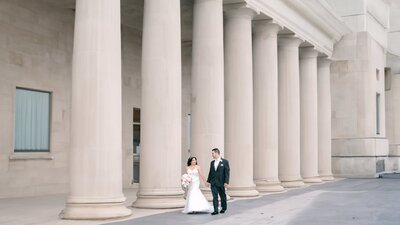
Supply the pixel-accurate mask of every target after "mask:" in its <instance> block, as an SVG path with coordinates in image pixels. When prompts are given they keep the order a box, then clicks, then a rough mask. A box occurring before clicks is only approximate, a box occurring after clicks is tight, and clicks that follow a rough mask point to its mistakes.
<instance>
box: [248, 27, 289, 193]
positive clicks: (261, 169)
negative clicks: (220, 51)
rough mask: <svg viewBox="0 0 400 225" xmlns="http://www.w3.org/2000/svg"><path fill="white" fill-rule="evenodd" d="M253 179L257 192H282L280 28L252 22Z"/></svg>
mask: <svg viewBox="0 0 400 225" xmlns="http://www.w3.org/2000/svg"><path fill="white" fill-rule="evenodd" d="M253 25H254V26H253V28H254V29H253V32H254V35H253V40H254V42H253V60H254V62H253V69H254V79H253V84H254V90H253V93H254V180H255V183H256V187H257V190H258V191H259V192H275V191H283V190H284V189H283V187H282V186H281V185H280V182H279V179H278V41H277V33H278V31H280V30H281V29H282V28H281V27H280V26H279V25H278V24H276V23H273V22H272V21H271V20H260V21H254V22H253Z"/></svg>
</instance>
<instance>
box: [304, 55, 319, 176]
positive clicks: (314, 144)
mask: <svg viewBox="0 0 400 225" xmlns="http://www.w3.org/2000/svg"><path fill="white" fill-rule="evenodd" d="M317 57H318V52H317V51H316V50H315V49H314V48H313V47H305V48H301V50H300V174H301V177H302V178H303V181H304V182H306V183H320V182H321V179H320V178H319V175H318V89H317Z"/></svg>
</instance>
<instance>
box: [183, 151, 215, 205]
mask: <svg viewBox="0 0 400 225" xmlns="http://www.w3.org/2000/svg"><path fill="white" fill-rule="evenodd" d="M187 166H188V167H187V169H186V171H187V174H188V175H189V176H190V177H191V178H192V181H191V182H190V184H189V187H188V191H187V196H186V204H185V208H184V209H183V213H197V212H207V213H209V212H211V211H212V207H211V205H210V204H209V203H208V201H207V199H206V198H205V197H204V195H203V193H201V191H200V178H201V180H202V181H203V182H204V184H206V180H205V178H204V176H203V172H202V171H201V168H200V166H198V165H197V158H196V157H189V159H188V162H187Z"/></svg>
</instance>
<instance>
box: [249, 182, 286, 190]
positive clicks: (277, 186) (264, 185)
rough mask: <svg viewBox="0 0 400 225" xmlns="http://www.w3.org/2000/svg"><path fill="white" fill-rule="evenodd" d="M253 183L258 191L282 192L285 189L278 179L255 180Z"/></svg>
mask: <svg viewBox="0 0 400 225" xmlns="http://www.w3.org/2000/svg"><path fill="white" fill-rule="evenodd" d="M255 183H256V190H257V191H258V192H282V191H284V190H285V188H283V187H282V186H281V182H279V181H265V180H256V181H255Z"/></svg>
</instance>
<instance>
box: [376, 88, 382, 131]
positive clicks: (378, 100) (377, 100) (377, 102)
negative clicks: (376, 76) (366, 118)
mask: <svg viewBox="0 0 400 225" xmlns="http://www.w3.org/2000/svg"><path fill="white" fill-rule="evenodd" d="M380 101H381V94H379V93H376V134H380V122H379V117H380V110H379V107H380V105H381V102H380Z"/></svg>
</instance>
